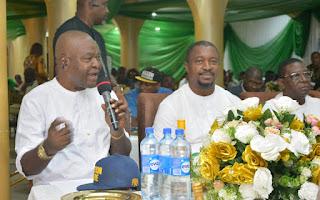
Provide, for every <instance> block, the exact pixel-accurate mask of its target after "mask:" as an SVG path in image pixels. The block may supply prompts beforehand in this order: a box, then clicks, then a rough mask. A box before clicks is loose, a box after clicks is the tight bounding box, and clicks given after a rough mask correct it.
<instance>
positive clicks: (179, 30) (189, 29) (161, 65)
mask: <svg viewBox="0 0 320 200" xmlns="http://www.w3.org/2000/svg"><path fill="white" fill-rule="evenodd" d="M156 28H160V30H159V31H156ZM193 41H194V30H193V23H181V22H180V23H173V22H160V21H151V20H147V21H145V23H144V25H143V27H142V29H141V31H140V36H139V47H140V48H139V53H140V67H139V68H140V69H143V68H145V67H148V66H154V67H156V68H158V69H159V70H160V71H162V72H164V73H166V74H168V75H170V76H172V77H173V78H174V79H175V80H179V79H180V78H182V77H183V75H184V73H185V69H184V67H183V63H184V59H185V53H186V50H187V48H188V47H189V45H190V44H191V43H192V42H193Z"/></svg>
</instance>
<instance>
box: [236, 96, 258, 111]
mask: <svg viewBox="0 0 320 200" xmlns="http://www.w3.org/2000/svg"><path fill="white" fill-rule="evenodd" d="M259 101H260V100H259V98H258V97H250V98H247V99H244V100H242V101H241V103H240V106H239V110H241V111H245V110H247V109H248V108H252V107H253V108H255V107H258V105H259Z"/></svg>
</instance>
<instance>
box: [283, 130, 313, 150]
mask: <svg viewBox="0 0 320 200" xmlns="http://www.w3.org/2000/svg"><path fill="white" fill-rule="evenodd" d="M288 149H289V150H290V151H291V152H292V153H294V155H296V156H298V155H299V153H301V154H303V155H308V154H309V153H310V151H311V145H310V143H309V140H308V138H307V137H306V136H305V135H304V134H303V133H301V132H299V131H295V130H291V139H290V143H289V145H288Z"/></svg>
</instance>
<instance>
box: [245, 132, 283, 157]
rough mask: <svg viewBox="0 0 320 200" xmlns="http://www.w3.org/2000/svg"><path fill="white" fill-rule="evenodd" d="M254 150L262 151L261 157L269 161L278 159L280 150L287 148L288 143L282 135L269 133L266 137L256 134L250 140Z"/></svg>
mask: <svg viewBox="0 0 320 200" xmlns="http://www.w3.org/2000/svg"><path fill="white" fill-rule="evenodd" d="M250 146H251V148H252V150H254V151H256V152H258V153H261V157H262V158H263V159H265V160H267V161H276V160H277V159H278V157H279V156H280V152H281V151H283V150H285V149H286V148H287V143H286V142H285V141H284V139H283V138H282V137H280V136H279V135H275V134H269V135H267V136H266V137H262V136H261V135H256V136H254V138H252V140H251V142H250Z"/></svg>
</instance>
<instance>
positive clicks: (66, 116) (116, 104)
mask: <svg viewBox="0 0 320 200" xmlns="http://www.w3.org/2000/svg"><path fill="white" fill-rule="evenodd" d="M55 51H56V52H55V55H56V63H57V65H56V77H55V78H54V79H53V80H51V81H49V82H46V83H44V84H42V85H40V86H38V87H36V88H34V89H33V90H32V91H30V92H29V93H28V94H27V95H26V96H25V97H24V98H23V101H22V104H21V108H20V113H19V120H18V127H17V133H16V134H17V135H16V144H15V148H16V152H17V159H16V166H17V169H18V171H19V172H20V173H22V174H23V175H25V176H27V178H28V179H32V180H33V184H34V185H41V184H50V183H52V182H55V181H64V182H67V181H71V180H80V179H88V178H91V177H92V174H93V168H94V164H95V163H96V161H97V160H99V159H101V158H103V157H106V156H107V155H108V154H114V153H119V154H125V155H128V154H129V153H130V150H131V144H130V140H129V139H128V138H127V137H126V136H125V135H124V134H125V131H124V129H123V126H124V124H125V122H124V120H125V118H124V116H125V112H126V110H127V106H126V105H125V104H124V102H123V101H121V100H119V101H116V100H114V99H112V100H111V101H110V103H111V104H112V107H113V108H114V110H115V113H116V115H117V117H118V119H119V124H120V128H119V129H118V131H115V130H113V128H110V127H112V126H111V122H110V118H109V115H108V114H106V113H105V111H104V110H105V105H104V101H103V97H102V96H100V95H99V93H98V91H97V88H96V87H95V86H96V82H97V77H98V72H99V70H100V69H101V64H100V60H99V56H100V51H99V48H98V46H97V44H96V42H95V41H94V40H93V39H92V38H91V37H90V36H89V35H88V34H86V33H84V32H79V31H67V32H65V33H63V34H62V35H61V36H60V37H59V39H58V41H57V46H56V50H55Z"/></svg>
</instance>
